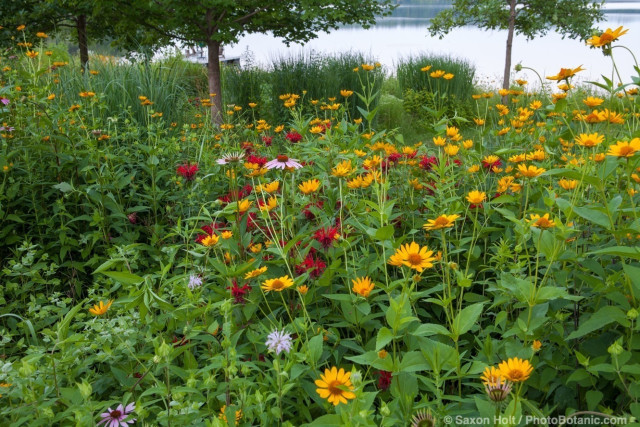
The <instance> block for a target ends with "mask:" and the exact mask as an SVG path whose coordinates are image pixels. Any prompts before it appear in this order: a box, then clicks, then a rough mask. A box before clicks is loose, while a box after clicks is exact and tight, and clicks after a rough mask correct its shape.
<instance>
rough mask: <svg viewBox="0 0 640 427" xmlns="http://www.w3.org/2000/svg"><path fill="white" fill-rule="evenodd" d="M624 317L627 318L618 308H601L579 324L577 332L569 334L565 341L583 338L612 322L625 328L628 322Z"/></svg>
mask: <svg viewBox="0 0 640 427" xmlns="http://www.w3.org/2000/svg"><path fill="white" fill-rule="evenodd" d="M626 317H627V316H626V314H625V312H624V311H622V310H621V309H619V308H618V307H614V306H605V307H602V308H601V309H600V310H598V311H596V312H595V313H593V314H592V315H591V317H589V319H588V320H586V321H584V322H581V324H580V327H578V330H577V331H573V332H571V333H570V334H569V336H568V337H567V338H566V339H567V340H572V339H576V338H580V337H583V336H585V335H587V334H589V333H591V332H594V331H596V330H598V329H601V328H602V327H604V326H605V325H608V324H609V323H613V322H618V323H620V324H621V325H622V326H625V327H627V326H628V325H629V321H628V320H627V318H626Z"/></svg>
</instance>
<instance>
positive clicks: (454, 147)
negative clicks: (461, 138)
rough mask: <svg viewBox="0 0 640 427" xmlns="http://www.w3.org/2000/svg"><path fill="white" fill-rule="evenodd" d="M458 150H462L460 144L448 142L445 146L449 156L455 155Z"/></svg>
mask: <svg viewBox="0 0 640 427" xmlns="http://www.w3.org/2000/svg"><path fill="white" fill-rule="evenodd" d="M458 151H460V146H458V145H452V144H447V145H446V146H445V147H444V152H445V153H447V154H448V155H449V156H455V155H456V154H458Z"/></svg>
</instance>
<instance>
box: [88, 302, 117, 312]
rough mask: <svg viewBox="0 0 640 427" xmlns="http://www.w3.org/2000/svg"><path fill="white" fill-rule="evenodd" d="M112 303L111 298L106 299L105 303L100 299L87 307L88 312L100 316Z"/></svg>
mask: <svg viewBox="0 0 640 427" xmlns="http://www.w3.org/2000/svg"><path fill="white" fill-rule="evenodd" d="M112 303H113V300H109V301H107V303H106V304H105V303H104V302H103V301H100V303H99V304H96V305H94V306H93V307H92V308H90V309H89V313H91V314H93V315H94V316H102V315H103V314H105V313H106V312H107V310H109V307H111V304H112Z"/></svg>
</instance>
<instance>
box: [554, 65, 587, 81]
mask: <svg viewBox="0 0 640 427" xmlns="http://www.w3.org/2000/svg"><path fill="white" fill-rule="evenodd" d="M580 71H584V68H582V65H581V66H579V67H578V68H560V71H559V72H558V74H556V75H555V76H548V77H547V80H556V81H557V80H567V79H568V78H569V77H573V76H575V75H576V73H578V72H580Z"/></svg>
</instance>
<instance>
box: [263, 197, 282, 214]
mask: <svg viewBox="0 0 640 427" xmlns="http://www.w3.org/2000/svg"><path fill="white" fill-rule="evenodd" d="M277 206H278V199H276V198H275V197H269V199H268V200H267V203H265V204H264V205H260V210H261V211H267V212H271V211H272V210H273V209H275V208H276V207H277Z"/></svg>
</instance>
